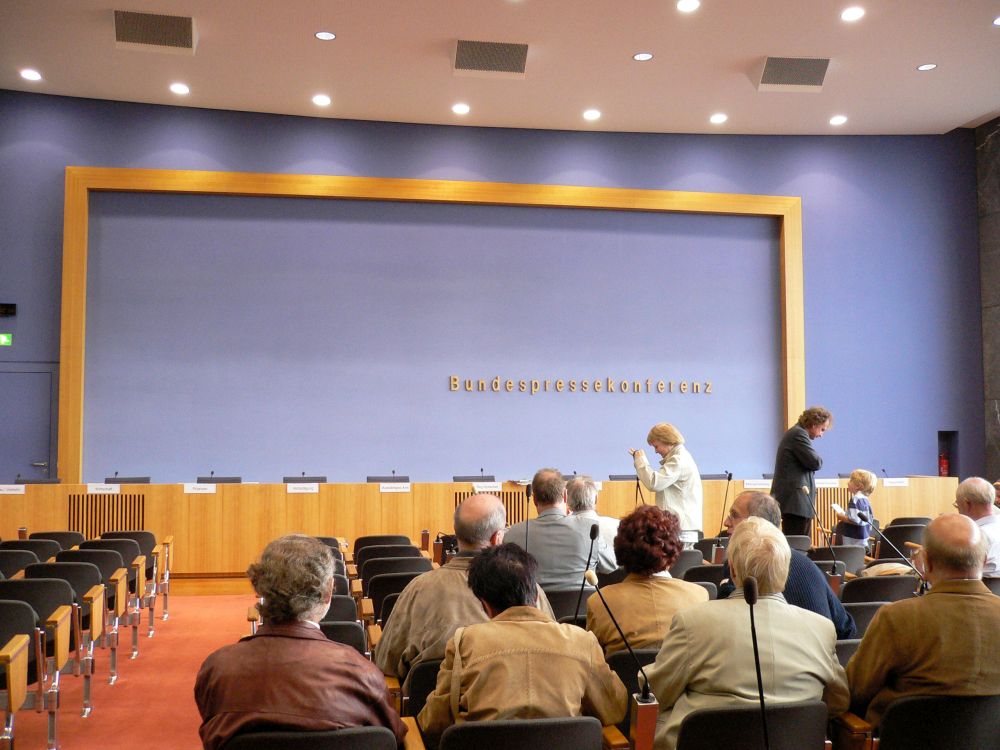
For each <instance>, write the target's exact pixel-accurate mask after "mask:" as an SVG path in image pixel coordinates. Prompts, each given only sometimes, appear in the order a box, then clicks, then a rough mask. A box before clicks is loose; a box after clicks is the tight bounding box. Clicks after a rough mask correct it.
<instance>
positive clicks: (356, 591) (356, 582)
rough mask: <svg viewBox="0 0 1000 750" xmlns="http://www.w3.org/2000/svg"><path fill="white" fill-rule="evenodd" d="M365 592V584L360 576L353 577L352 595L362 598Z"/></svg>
mask: <svg viewBox="0 0 1000 750" xmlns="http://www.w3.org/2000/svg"><path fill="white" fill-rule="evenodd" d="M363 594H364V584H363V583H362V581H361V579H360V578H352V579H351V596H353V597H354V598H355V599H360V598H361V597H362V596H363Z"/></svg>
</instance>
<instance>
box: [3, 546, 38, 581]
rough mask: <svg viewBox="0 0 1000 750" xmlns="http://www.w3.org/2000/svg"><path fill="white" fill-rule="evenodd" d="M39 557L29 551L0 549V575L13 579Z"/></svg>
mask: <svg viewBox="0 0 1000 750" xmlns="http://www.w3.org/2000/svg"><path fill="white" fill-rule="evenodd" d="M36 562H38V555H36V554H35V553H34V552H32V551H31V550H28V549H0V575H2V576H3V577H4V578H13V577H14V576H15V575H17V574H18V573H20V572H21V571H22V570H24V569H25V568H26V567H28V566H29V565H31V564H32V563H36Z"/></svg>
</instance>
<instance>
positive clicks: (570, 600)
mask: <svg viewBox="0 0 1000 750" xmlns="http://www.w3.org/2000/svg"><path fill="white" fill-rule="evenodd" d="M542 590H543V591H544V592H545V596H546V598H548V600H549V606H550V607H552V614H554V615H555V618H556V619H557V620H558V619H560V618H561V617H571V616H573V615H576V614H577V611H576V603H577V602H578V601H579V602H580V612H579V613H580V614H583V615H585V614H587V597H589V596H590V595H591V594H593V593H594V592H595V591H596V590H597V589H595V588H592V587H591V586H584V588H583V599H582V600H581V599H580V587H579V586H577V587H576V588H575V589H566V590H565V591H550V590H549V589H545V588H543V589H542Z"/></svg>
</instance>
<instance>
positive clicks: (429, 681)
mask: <svg viewBox="0 0 1000 750" xmlns="http://www.w3.org/2000/svg"><path fill="white" fill-rule="evenodd" d="M441 661H442V660H441V659H427V660H426V661H422V662H418V663H417V664H416V665H414V666H413V667H412V668H411V669H410V673H409V674H408V675H407V676H406V680H407V682H408V683H409V685H408V687H407V689H406V694H405V695H404V696H403V711H402V715H403V716H416V715H417V714H419V713H420V710H421V709H422V708H423V707H424V704H425V703H427V696H428V695H430V694H431V693H433V692H434V687H435V686H436V685H437V676H438V671H439V670H440V669H441Z"/></svg>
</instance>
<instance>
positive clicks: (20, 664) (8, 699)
mask: <svg viewBox="0 0 1000 750" xmlns="http://www.w3.org/2000/svg"><path fill="white" fill-rule="evenodd" d="M30 643H31V638H29V637H28V636H26V635H15V636H13V637H12V638H11V639H10V640H9V641H7V643H5V644H4V646H3V648H0V669H3V672H4V675H5V676H6V678H7V691H6V694H5V696H4V697H5V700H4V701H3V702H2V703H0V705H3V704H6V705H3V708H4V710H5V711H6V712H7V713H11V714H12V713H14V712H16V711H18V710H20V708H21V706H23V705H24V699H25V698H26V697H27V695H28V646H29V644H30Z"/></svg>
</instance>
